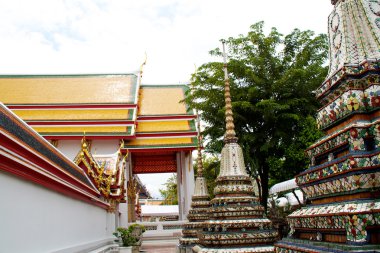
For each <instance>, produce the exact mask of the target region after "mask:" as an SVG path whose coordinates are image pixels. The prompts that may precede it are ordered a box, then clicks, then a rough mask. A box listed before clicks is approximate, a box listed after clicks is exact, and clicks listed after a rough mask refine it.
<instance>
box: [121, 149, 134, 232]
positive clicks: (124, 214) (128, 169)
mask: <svg viewBox="0 0 380 253" xmlns="http://www.w3.org/2000/svg"><path fill="white" fill-rule="evenodd" d="M131 161H132V159H131V154H129V156H128V159H127V160H126V165H125V181H124V189H127V183H128V178H129V174H130V173H132V162H131ZM125 198H126V199H127V200H128V197H127V196H126V197H125ZM119 212H120V213H121V215H120V220H119V224H120V227H127V226H128V203H120V204H119Z"/></svg>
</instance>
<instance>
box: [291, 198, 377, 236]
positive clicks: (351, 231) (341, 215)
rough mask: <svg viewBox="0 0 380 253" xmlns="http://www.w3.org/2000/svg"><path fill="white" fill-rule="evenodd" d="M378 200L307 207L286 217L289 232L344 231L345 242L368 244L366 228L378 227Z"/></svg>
mask: <svg viewBox="0 0 380 253" xmlns="http://www.w3.org/2000/svg"><path fill="white" fill-rule="evenodd" d="M379 218H380V200H374V201H356V202H349V203H338V204H333V205H331V204H330V205H320V206H309V207H305V208H302V209H300V210H297V211H295V212H293V213H292V214H291V215H289V216H288V221H289V225H290V227H291V231H295V230H296V229H297V228H308V229H345V230H346V234H347V241H349V242H356V243H363V242H368V236H367V231H366V227H367V226H373V225H380V223H379V221H380V220H379Z"/></svg>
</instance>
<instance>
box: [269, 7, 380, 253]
mask: <svg viewBox="0 0 380 253" xmlns="http://www.w3.org/2000/svg"><path fill="white" fill-rule="evenodd" d="M332 4H333V5H335V8H334V10H333V12H332V13H331V15H330V16H329V23H328V25H329V42H330V57H329V58H330V70H329V74H328V77H327V79H326V81H325V82H324V83H323V84H322V86H321V87H319V89H318V90H317V91H316V94H317V98H318V99H319V101H320V102H321V104H322V105H323V107H322V108H321V109H320V110H319V111H318V114H317V123H318V126H319V127H320V128H322V129H323V130H325V131H326V133H327V134H326V136H324V137H323V138H321V139H320V140H318V141H317V142H316V143H315V144H313V145H312V146H311V147H310V148H309V149H308V150H307V151H306V152H307V155H308V157H309V158H310V161H311V163H310V164H311V166H310V168H309V169H307V170H306V171H304V172H303V173H301V174H300V175H298V176H297V178H296V181H297V184H298V185H299V186H300V188H301V189H302V190H303V191H304V193H305V195H306V196H307V198H308V199H309V200H311V202H312V204H311V205H308V206H306V207H303V208H301V209H299V210H297V211H295V212H293V213H292V214H291V215H289V216H288V221H289V224H290V227H291V231H290V234H289V237H288V238H285V239H283V240H281V241H280V242H278V243H277V244H276V245H275V246H276V252H277V253H284V252H287V253H290V252H294V253H298V252H300V253H301V252H308V253H317V252H336V253H343V252H355V253H357V252H362V253H364V252H365V253H374V252H380V245H373V243H374V241H376V240H373V239H374V238H373V237H372V236H373V233H375V236H376V235H377V234H376V233H377V232H373V231H374V230H378V229H380V223H379V222H380V219H379V218H380V199H379V197H378V192H380V166H379V165H380V162H379V161H380V146H379V144H380V134H379V132H380V124H379V122H380V121H379V113H378V111H379V106H380V87H379V83H380V62H379V60H378V59H380V50H379V48H380V1H378V0H332ZM317 203H324V204H317ZM369 229H370V230H369ZM369 231H371V233H369ZM305 238H308V239H305Z"/></svg>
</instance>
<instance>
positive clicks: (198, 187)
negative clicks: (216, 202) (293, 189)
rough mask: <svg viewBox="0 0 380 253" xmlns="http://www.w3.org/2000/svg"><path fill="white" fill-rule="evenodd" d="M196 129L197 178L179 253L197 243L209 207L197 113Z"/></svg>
mask: <svg viewBox="0 0 380 253" xmlns="http://www.w3.org/2000/svg"><path fill="white" fill-rule="evenodd" d="M197 118H198V120H197V127H198V157H197V177H196V179H195V187H194V195H193V196H192V203H191V209H190V211H189V214H188V216H187V218H188V220H189V222H187V223H185V224H184V225H183V229H182V234H183V236H182V237H181V238H180V239H179V243H180V244H179V246H178V248H179V251H180V253H186V252H189V251H191V248H192V247H193V246H194V245H195V244H197V243H198V242H199V240H198V237H197V234H198V232H199V231H200V230H202V225H203V222H204V221H205V220H207V219H208V213H207V211H208V208H209V207H210V196H209V193H208V190H207V184H206V179H205V178H204V177H203V162H202V136H201V123H200V119H199V115H198V112H197Z"/></svg>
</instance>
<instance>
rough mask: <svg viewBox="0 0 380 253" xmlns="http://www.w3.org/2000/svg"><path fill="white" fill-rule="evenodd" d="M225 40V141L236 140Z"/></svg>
mask: <svg viewBox="0 0 380 253" xmlns="http://www.w3.org/2000/svg"><path fill="white" fill-rule="evenodd" d="M224 44H225V42H224V41H223V43H222V45H223V71H224V101H225V103H226V105H225V108H226V112H225V116H226V117H225V118H226V119H225V120H226V133H225V135H224V141H225V142H226V143H230V142H237V138H236V133H235V124H234V117H233V112H232V103H231V91H230V78H229V77H228V71H227V57H226V53H225V46H224Z"/></svg>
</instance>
